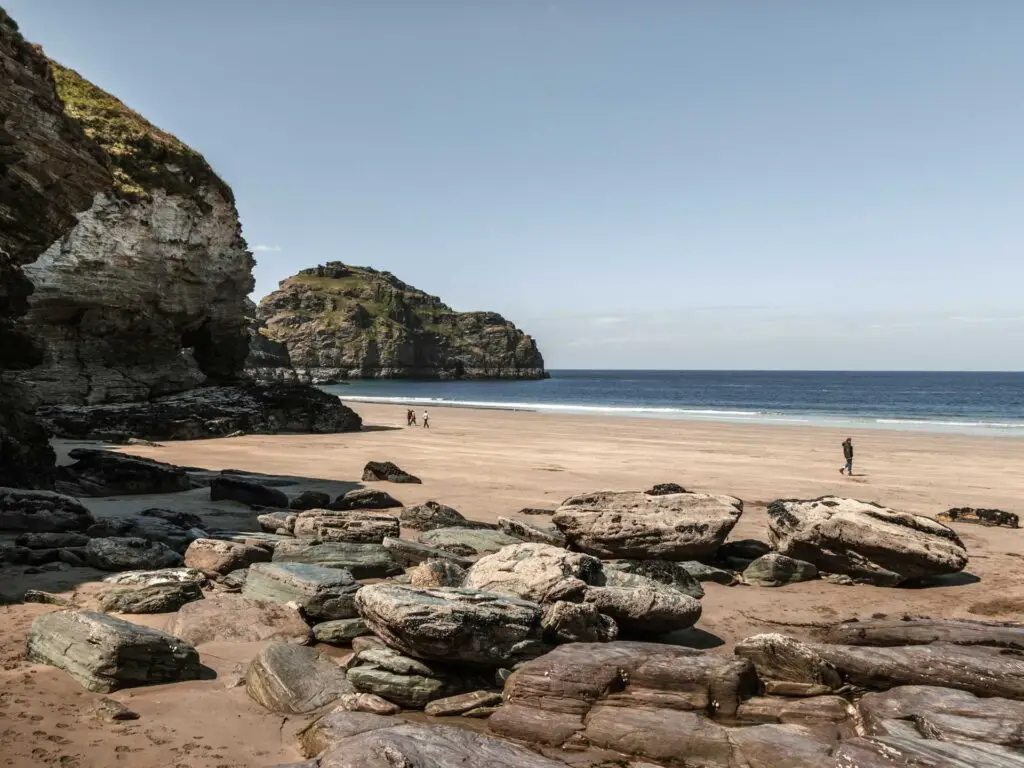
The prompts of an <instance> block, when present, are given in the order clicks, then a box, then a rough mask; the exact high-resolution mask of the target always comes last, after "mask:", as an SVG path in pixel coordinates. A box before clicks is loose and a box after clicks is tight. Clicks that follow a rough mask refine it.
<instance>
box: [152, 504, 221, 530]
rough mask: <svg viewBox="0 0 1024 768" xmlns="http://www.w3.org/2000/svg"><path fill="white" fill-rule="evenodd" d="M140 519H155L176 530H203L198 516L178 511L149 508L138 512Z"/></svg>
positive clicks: (201, 519)
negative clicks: (172, 526)
mask: <svg viewBox="0 0 1024 768" xmlns="http://www.w3.org/2000/svg"><path fill="white" fill-rule="evenodd" d="M139 515H140V516H142V517H155V518H158V519H160V520H164V521H166V522H168V523H170V524H171V525H175V526H177V527H178V528H185V529H189V528H200V529H202V528H205V523H204V522H203V518H201V517H200V516H199V515H194V514H192V513H191V512H185V511H182V510H180V509H161V508H159V507H150V508H149V509H144V510H142V511H141V512H139Z"/></svg>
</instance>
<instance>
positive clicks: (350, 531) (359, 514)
mask: <svg viewBox="0 0 1024 768" xmlns="http://www.w3.org/2000/svg"><path fill="white" fill-rule="evenodd" d="M292 532H293V533H294V534H295V536H296V537H297V538H300V539H318V540H320V541H346V542H353V543H373V544H380V543H382V542H383V541H384V539H385V538H386V537H388V536H396V537H397V536H398V534H399V527H398V518H397V517H395V516H394V515H387V514H382V513H373V512H363V511H346V512H335V511H332V510H326V509H312V510H309V511H307V512H300V513H299V516H298V517H297V518H296V520H295V525H294V527H293V529H292Z"/></svg>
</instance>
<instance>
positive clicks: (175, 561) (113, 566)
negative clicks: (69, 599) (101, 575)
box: [85, 537, 181, 571]
mask: <svg viewBox="0 0 1024 768" xmlns="http://www.w3.org/2000/svg"><path fill="white" fill-rule="evenodd" d="M85 559H86V561H87V562H88V563H89V565H91V566H92V567H93V568H99V569H100V570H102V571H144V570H156V569H159V568H173V567H175V566H178V565H181V555H179V554H178V553H177V552H175V551H174V550H173V549H171V548H170V547H168V546H167V545H166V544H161V543H160V542H155V541H146V540H145V539H136V538H131V537H123V538H122V537H115V538H109V539H91V540H90V541H89V544H88V545H87V546H86V548H85Z"/></svg>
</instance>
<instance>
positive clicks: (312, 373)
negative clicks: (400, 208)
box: [246, 262, 546, 383]
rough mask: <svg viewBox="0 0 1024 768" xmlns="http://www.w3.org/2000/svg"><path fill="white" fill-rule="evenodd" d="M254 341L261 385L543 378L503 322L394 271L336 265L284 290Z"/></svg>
mask: <svg viewBox="0 0 1024 768" xmlns="http://www.w3.org/2000/svg"><path fill="white" fill-rule="evenodd" d="M251 332H252V334H253V338H254V342H253V344H252V345H251V352H250V359H249V362H248V363H247V366H246V367H247V371H248V372H249V373H250V375H252V376H253V377H254V378H256V379H258V380H274V379H278V380H281V379H284V380H288V379H289V377H297V378H298V379H299V380H301V381H312V382H316V383H323V382H327V381H334V380H340V379H348V378H419V379H485V378H495V379H497V378H508V379H539V378H543V377H545V376H546V373H545V371H544V359H543V358H542V357H541V354H540V351H539V350H538V349H537V345H536V343H535V342H534V340H533V339H532V338H530V337H529V336H527V335H526V334H524V333H523V332H522V331H520V330H519V329H517V328H516V327H515V326H514V325H513V324H512V323H510V322H509V321H508V320H506V319H505V318H503V317H502V316H501V315H498V314H495V313H494V312H456V311H454V310H453V309H451V308H450V307H448V306H447V305H445V304H444V303H442V302H441V300H440V299H438V298H437V297H436V296H430V295H428V294H426V293H424V292H423V291H420V290H418V289H416V288H413V287H412V286H409V285H406V284H405V283H403V282H402V281H401V280H399V279H398V278H396V277H395V276H394V275H392V274H391V273H389V272H378V271H376V270H373V269H369V268H366V267H352V266H347V265H345V264H342V263H340V262H330V263H329V264H326V265H324V266H319V267H314V268H313V269H305V270H302V271H301V272H299V273H298V274H297V275H295V276H294V277H291V278H289V279H287V280H285V281H283V282H282V283H281V284H280V287H279V289H278V290H277V291H274V292H273V293H271V294H270V295H269V296H267V297H266V298H264V299H263V301H262V302H260V307H259V311H258V317H257V320H256V323H255V324H254V326H253V329H252V331H251ZM282 347H283V349H282ZM285 351H286V352H287V356H288V359H289V360H290V364H291V366H290V367H284V366H282V365H280V362H282V361H283V359H284V357H283V353H284V352H285ZM274 361H277V363H278V364H276V365H275V364H274Z"/></svg>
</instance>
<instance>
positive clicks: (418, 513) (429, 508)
mask: <svg viewBox="0 0 1024 768" xmlns="http://www.w3.org/2000/svg"><path fill="white" fill-rule="evenodd" d="M399 519H400V520H401V523H402V527H403V528H411V529H412V530H414V531H432V530H434V529H435V528H459V527H463V526H468V525H470V522H469V520H467V519H466V518H465V517H463V516H462V514H460V513H459V512H458V510H456V509H453V508H452V507H449V506H447V505H446V504H441V503H439V502H436V501H426V502H424V503H422V504H417V505H415V506H412V507H406V508H405V509H403V510H402V514H401V516H400V518H399Z"/></svg>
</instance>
